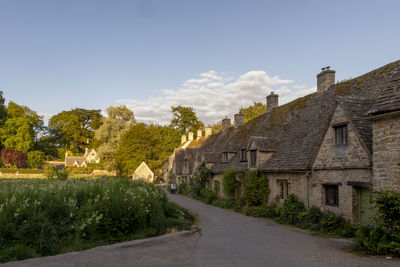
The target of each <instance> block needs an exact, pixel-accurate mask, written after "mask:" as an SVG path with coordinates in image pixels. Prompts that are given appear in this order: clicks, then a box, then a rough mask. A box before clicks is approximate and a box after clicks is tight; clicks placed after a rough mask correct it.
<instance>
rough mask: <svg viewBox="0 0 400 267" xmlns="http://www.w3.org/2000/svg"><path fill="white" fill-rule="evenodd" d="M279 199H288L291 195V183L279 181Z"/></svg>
mask: <svg viewBox="0 0 400 267" xmlns="http://www.w3.org/2000/svg"><path fill="white" fill-rule="evenodd" d="M278 184H279V189H280V191H279V197H280V198H281V199H286V198H287V196H288V195H289V183H288V181H279V182H278Z"/></svg>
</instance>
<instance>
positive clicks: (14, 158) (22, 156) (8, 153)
mask: <svg viewBox="0 0 400 267" xmlns="http://www.w3.org/2000/svg"><path fill="white" fill-rule="evenodd" d="M0 159H1V162H2V163H3V164H4V165H5V166H9V167H23V166H25V165H26V153H25V152H23V151H18V150H17V149H15V148H13V147H8V148H3V149H2V150H1V155H0Z"/></svg>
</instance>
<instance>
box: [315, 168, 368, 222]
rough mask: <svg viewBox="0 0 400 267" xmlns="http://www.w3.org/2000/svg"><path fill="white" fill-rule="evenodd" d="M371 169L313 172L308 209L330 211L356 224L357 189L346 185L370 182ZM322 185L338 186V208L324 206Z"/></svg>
mask: <svg viewBox="0 0 400 267" xmlns="http://www.w3.org/2000/svg"><path fill="white" fill-rule="evenodd" d="M371 179H372V170H371V169H358V170H357V169H355V170H320V171H314V172H313V174H312V177H311V179H310V191H309V192H310V207H312V206H316V207H319V208H321V209H322V210H330V211H333V212H335V213H336V214H341V215H343V217H344V218H345V219H346V220H347V221H349V222H351V223H356V222H357V219H358V218H357V188H356V187H353V186H350V185H347V182H366V183H369V182H371ZM324 184H338V185H339V186H338V189H339V206H338V207H333V206H327V205H326V204H325V188H324Z"/></svg>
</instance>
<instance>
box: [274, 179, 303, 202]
mask: <svg viewBox="0 0 400 267" xmlns="http://www.w3.org/2000/svg"><path fill="white" fill-rule="evenodd" d="M267 177H268V179H269V183H268V186H269V188H270V190H271V192H270V194H269V200H268V202H269V203H272V202H277V203H280V202H282V201H283V200H281V199H280V197H279V195H280V187H279V181H280V180H287V181H288V186H289V188H288V191H289V192H288V193H289V194H294V195H295V196H296V197H297V198H298V200H300V201H301V202H303V203H304V204H306V203H307V176H306V173H267Z"/></svg>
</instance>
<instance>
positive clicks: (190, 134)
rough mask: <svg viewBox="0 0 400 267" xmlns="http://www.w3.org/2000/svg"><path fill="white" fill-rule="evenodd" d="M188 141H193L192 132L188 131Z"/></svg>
mask: <svg viewBox="0 0 400 267" xmlns="http://www.w3.org/2000/svg"><path fill="white" fill-rule="evenodd" d="M188 139H189V141H193V132H189V138H188Z"/></svg>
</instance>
